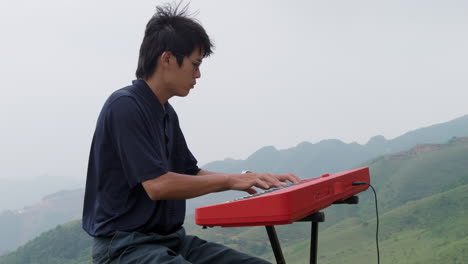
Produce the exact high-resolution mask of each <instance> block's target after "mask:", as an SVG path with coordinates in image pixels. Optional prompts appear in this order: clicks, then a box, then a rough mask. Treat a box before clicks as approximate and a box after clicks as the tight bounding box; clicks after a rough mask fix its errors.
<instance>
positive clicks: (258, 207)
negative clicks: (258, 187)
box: [195, 167, 370, 227]
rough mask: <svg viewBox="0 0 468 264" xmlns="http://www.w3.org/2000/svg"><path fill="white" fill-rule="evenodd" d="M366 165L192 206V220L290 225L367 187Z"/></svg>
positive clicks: (214, 223) (224, 224) (205, 223)
mask: <svg viewBox="0 0 468 264" xmlns="http://www.w3.org/2000/svg"><path fill="white" fill-rule="evenodd" d="M353 182H367V183H370V176H369V168H367V167H366V168H361V169H356V170H350V171H344V172H340V173H335V174H325V175H322V176H320V177H318V178H313V179H310V180H303V181H301V182H299V183H296V184H292V185H290V186H286V187H282V188H274V189H270V190H266V191H264V192H263V193H259V194H255V195H249V196H246V197H242V198H240V199H236V200H234V201H230V202H225V203H220V204H215V205H210V206H204V207H199V208H196V209H195V223H196V224H197V225H202V226H210V227H212V226H222V227H235V226H265V225H284V224H291V223H293V222H295V221H297V220H300V219H302V218H304V217H306V216H308V215H311V214H313V213H315V212H318V211H320V210H322V209H324V208H327V207H328V206H330V205H332V204H333V203H334V202H336V201H342V200H346V199H347V198H349V197H351V196H353V195H355V194H358V193H360V192H363V191H365V190H367V188H369V187H368V185H356V186H353V185H352V183H353Z"/></svg>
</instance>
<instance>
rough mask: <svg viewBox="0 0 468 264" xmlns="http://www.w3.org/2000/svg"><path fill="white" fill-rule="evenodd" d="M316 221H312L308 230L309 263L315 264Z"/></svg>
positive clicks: (316, 243) (316, 244)
mask: <svg viewBox="0 0 468 264" xmlns="http://www.w3.org/2000/svg"><path fill="white" fill-rule="evenodd" d="M317 246H318V222H312V230H311V232H310V264H317Z"/></svg>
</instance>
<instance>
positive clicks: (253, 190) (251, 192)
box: [245, 188, 257, 194]
mask: <svg viewBox="0 0 468 264" xmlns="http://www.w3.org/2000/svg"><path fill="white" fill-rule="evenodd" d="M245 191H246V192H248V193H249V194H256V193H257V190H255V189H254V188H248V189H247V190H245Z"/></svg>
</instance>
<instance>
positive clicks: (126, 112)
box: [83, 80, 200, 236]
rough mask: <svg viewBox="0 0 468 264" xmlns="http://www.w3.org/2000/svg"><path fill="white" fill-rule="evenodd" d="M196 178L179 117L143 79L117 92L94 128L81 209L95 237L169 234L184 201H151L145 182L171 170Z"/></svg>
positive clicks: (178, 220) (180, 218)
mask: <svg viewBox="0 0 468 264" xmlns="http://www.w3.org/2000/svg"><path fill="white" fill-rule="evenodd" d="M169 171H171V172H176V173H183V174H190V175H196V174H197V173H198V172H199V171H200V169H199V168H198V166H197V161H196V159H195V158H194V157H193V155H192V154H191V153H190V150H189V149H188V147H187V144H186V142H185V139H184V136H183V134H182V131H181V130H180V127H179V120H178V118H177V114H176V112H175V111H174V109H173V108H172V106H171V105H170V104H169V103H166V104H165V105H164V108H163V106H162V105H161V104H160V103H159V101H158V99H157V97H156V95H155V94H154V93H153V92H152V90H151V88H150V87H149V86H148V85H147V84H146V83H145V82H144V81H142V80H137V81H134V82H133V85H130V86H128V87H125V88H122V89H120V90H117V91H115V92H114V93H113V94H112V95H111V96H110V97H109V98H108V99H107V101H106V102H105V104H104V106H103V108H102V110H101V113H100V115H99V118H98V120H97V124H96V131H95V133H94V137H93V141H92V145H91V152H90V155H89V164H88V175H87V179H86V191H85V199H84V209H83V229H84V230H85V231H86V232H88V233H89V234H90V235H92V236H111V235H113V234H114V233H115V231H126V232H133V231H136V232H142V233H150V232H155V233H160V234H167V233H170V232H172V231H174V230H176V229H178V228H179V227H180V226H181V225H182V224H183V222H184V217H185V200H159V201H152V200H151V199H150V198H149V197H148V195H147V194H146V191H145V190H144V188H143V186H142V185H141V183H142V182H144V181H146V180H150V179H153V178H156V177H159V176H161V175H163V174H165V173H167V172H169Z"/></svg>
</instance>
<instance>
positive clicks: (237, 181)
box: [228, 173, 300, 194]
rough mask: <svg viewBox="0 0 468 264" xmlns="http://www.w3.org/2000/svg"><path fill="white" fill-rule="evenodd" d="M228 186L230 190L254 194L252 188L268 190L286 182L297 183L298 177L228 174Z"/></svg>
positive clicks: (287, 174)
mask: <svg viewBox="0 0 468 264" xmlns="http://www.w3.org/2000/svg"><path fill="white" fill-rule="evenodd" d="M228 177H229V178H228V185H229V189H230V190H238V191H246V192H248V193H249V194H255V193H257V191H256V190H255V189H254V188H253V187H258V188H262V189H265V190H266V189H270V188H274V187H280V186H284V185H286V181H290V182H293V183H297V182H299V181H300V179H299V177H297V176H296V175H294V174H293V173H285V174H271V173H245V174H228Z"/></svg>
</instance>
